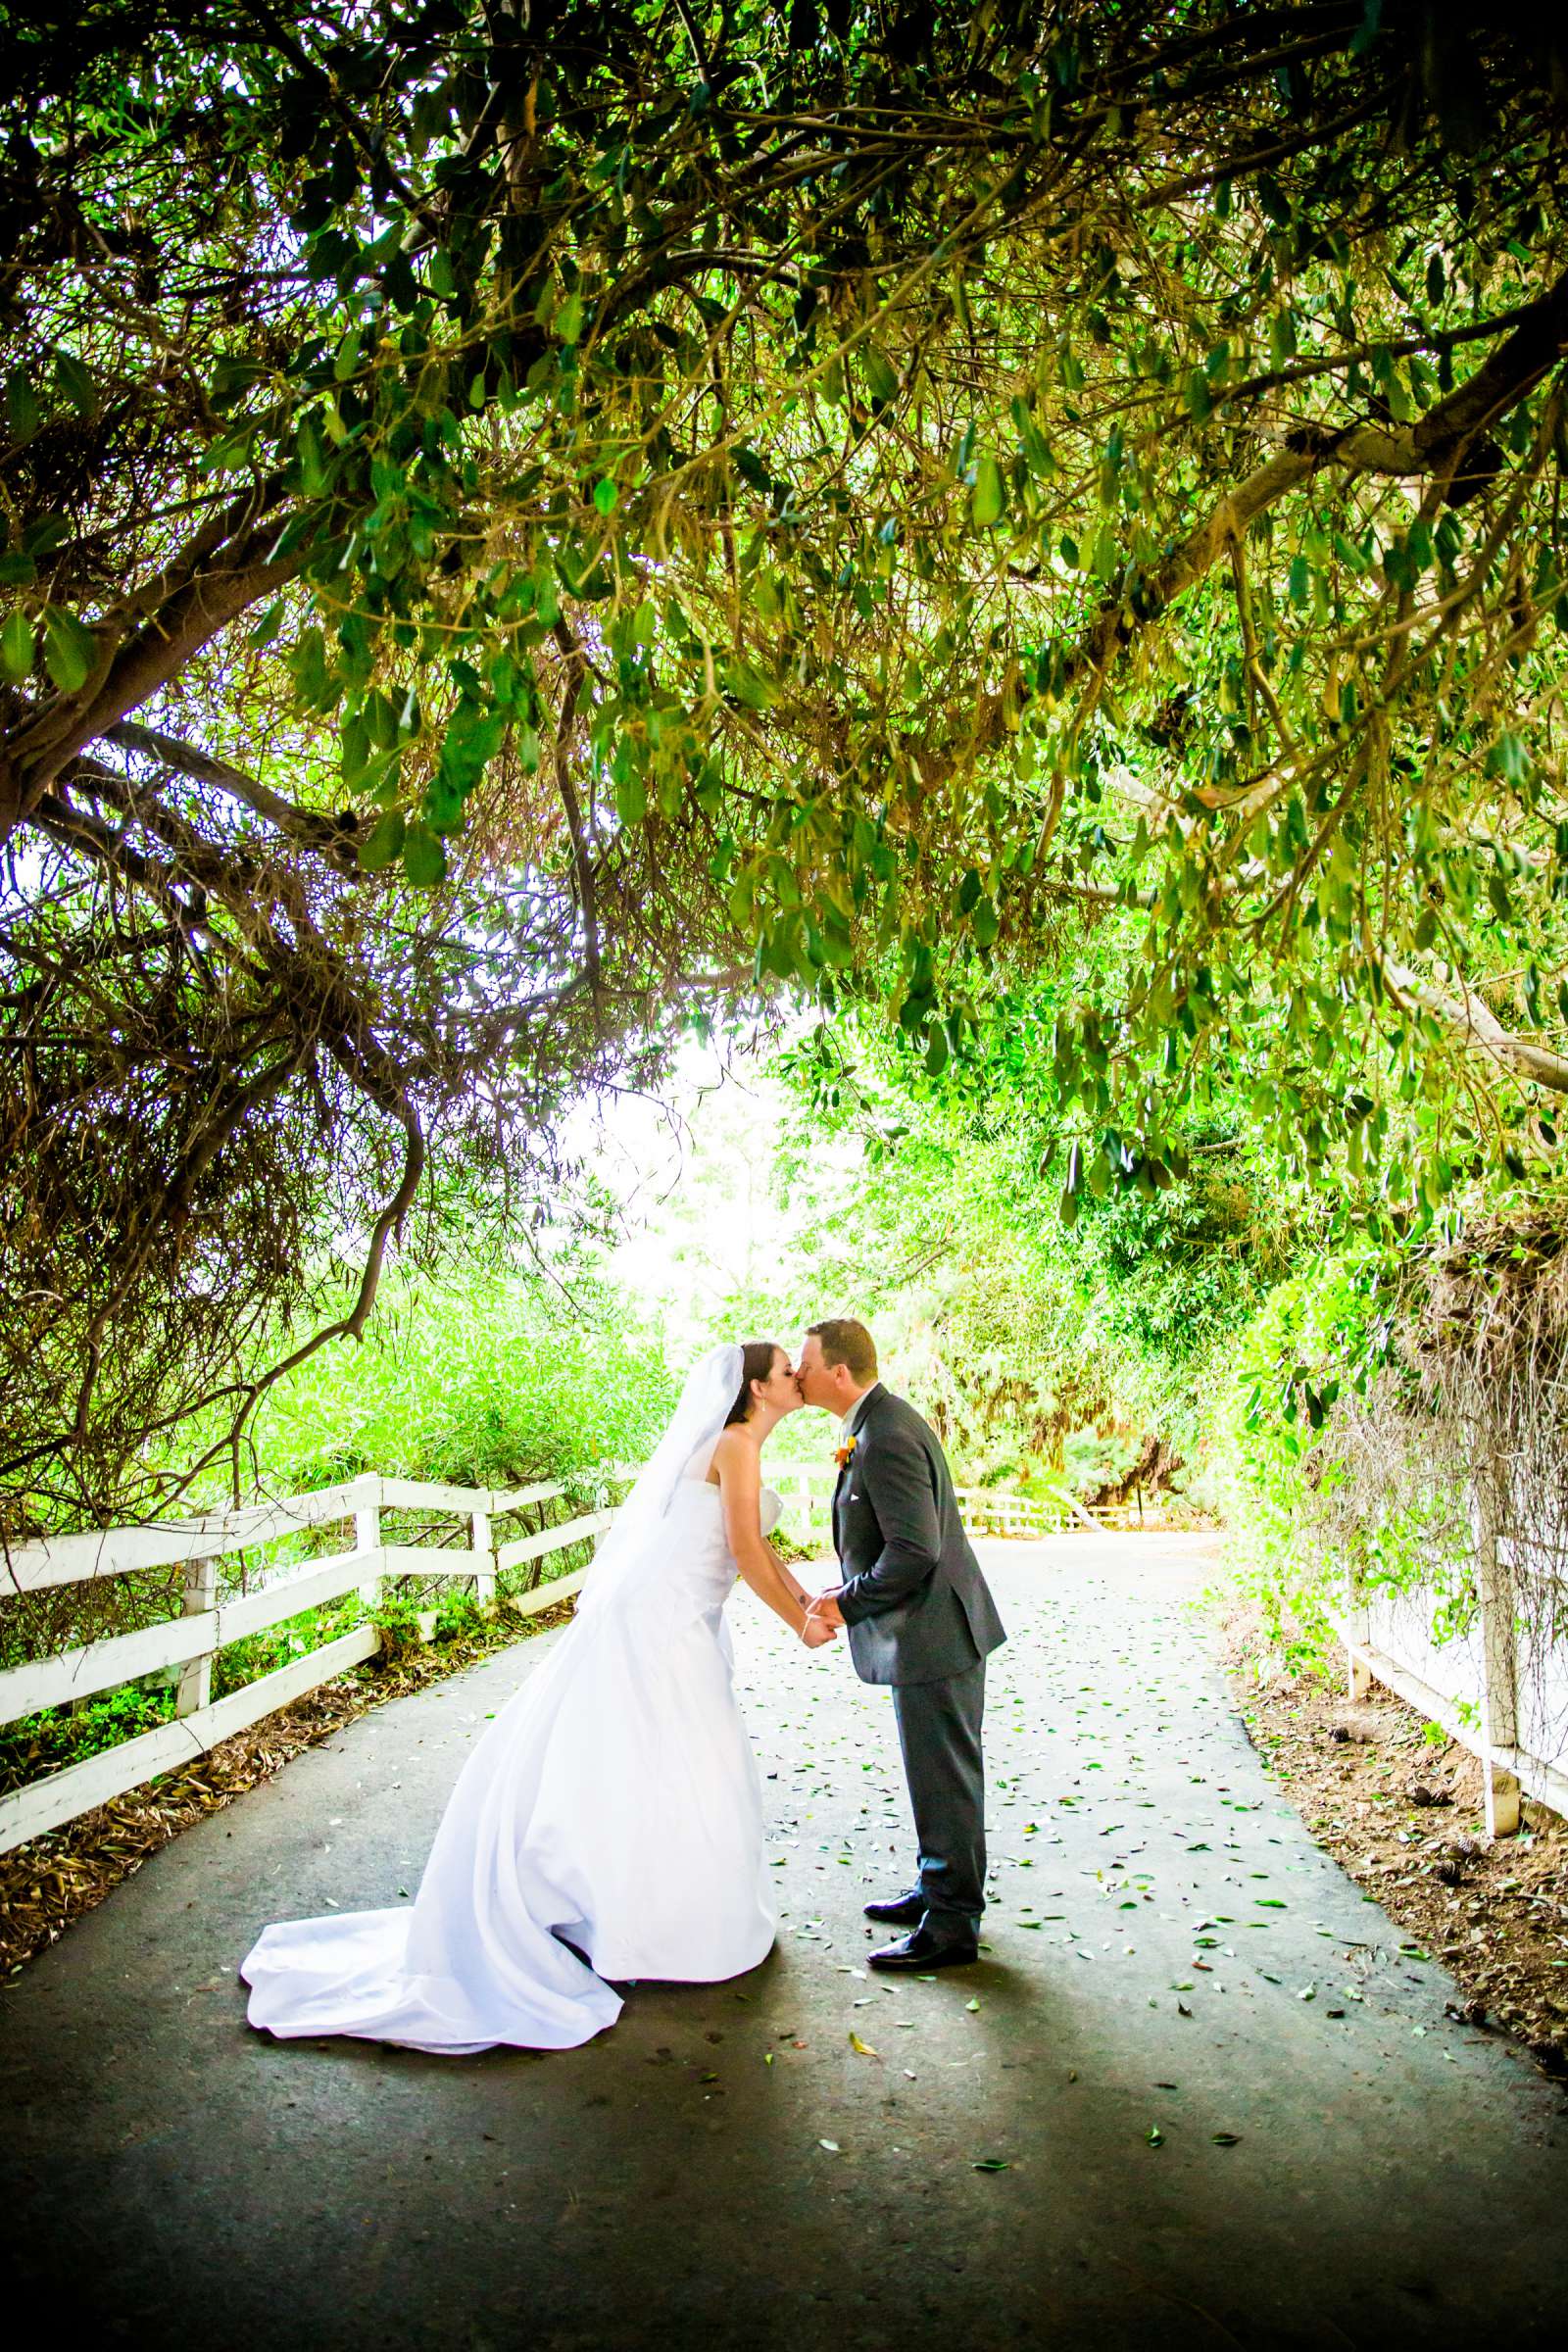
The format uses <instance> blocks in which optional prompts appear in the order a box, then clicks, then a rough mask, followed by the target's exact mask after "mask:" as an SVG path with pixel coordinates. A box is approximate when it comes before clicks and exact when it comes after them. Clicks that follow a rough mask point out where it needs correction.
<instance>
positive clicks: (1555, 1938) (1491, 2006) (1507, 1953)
mask: <svg viewBox="0 0 1568 2352" xmlns="http://www.w3.org/2000/svg"><path fill="white" fill-rule="evenodd" d="M1223 1630H1224V1642H1225V1662H1226V1666H1227V1670H1228V1673H1229V1677H1230V1682H1231V1686H1232V1689H1233V1691H1235V1694H1236V1698H1237V1702H1238V1705H1239V1706H1240V1708H1241V1711H1242V1715H1243V1718H1244V1720H1245V1722H1246V1724H1247V1728H1248V1732H1249V1734H1250V1738H1251V1740H1252V1743H1253V1745H1254V1746H1255V1747H1256V1749H1257V1751H1258V1754H1259V1755H1260V1757H1261V1758H1262V1760H1263V1762H1264V1764H1265V1765H1266V1766H1267V1767H1268V1768H1269V1769H1270V1770H1271V1771H1272V1772H1274V1773H1275V1774H1276V1775H1277V1776H1278V1779H1279V1783H1280V1787H1281V1789H1282V1791H1283V1792H1284V1794H1285V1795H1287V1796H1288V1797H1289V1798H1290V1800H1291V1802H1292V1803H1293V1804H1294V1805H1295V1806H1296V1808H1297V1810H1298V1811H1299V1813H1300V1815H1301V1817H1302V1819H1303V1820H1304V1821H1305V1822H1306V1824H1307V1826H1308V1828H1309V1829H1310V1830H1311V1831H1312V1833H1313V1835H1314V1836H1315V1837H1316V1838H1318V1839H1319V1841H1320V1842H1321V1843H1322V1844H1323V1845H1324V1846H1326V1847H1327V1849H1328V1850H1329V1852H1330V1853H1332V1854H1333V1855H1334V1856H1335V1858H1336V1859H1337V1860H1338V1861H1339V1862H1340V1863H1341V1864H1342V1865H1343V1866H1344V1868H1345V1869H1346V1870H1348V1872H1349V1873H1350V1875H1351V1877H1352V1878H1354V1879H1355V1880H1356V1881H1357V1882H1358V1883H1359V1884H1360V1885H1361V1886H1362V1887H1365V1888H1366V1889H1367V1890H1368V1891H1369V1892H1370V1893H1373V1894H1375V1895H1376V1897H1377V1899H1378V1901H1379V1903H1380V1904H1381V1905H1382V1906H1383V1908H1384V1910H1385V1911H1386V1912H1387V1913H1388V1915H1389V1917H1390V1918H1391V1919H1393V1920H1394V1921H1395V1922H1396V1923H1397V1925H1398V1926H1400V1927H1403V1928H1407V1929H1409V1931H1410V1933H1411V1936H1412V1939H1413V1940H1414V1941H1416V1942H1418V1943H1419V1944H1420V1946H1421V1949H1422V1950H1423V1951H1424V1952H1429V1953H1430V1954H1431V1955H1432V1957H1433V1958H1434V1959H1439V1960H1441V1961H1442V1962H1443V1963H1444V1965H1445V1966H1446V1968H1447V1969H1448V1970H1449V1972H1450V1974H1451V1975H1453V1976H1454V1977H1456V1978H1457V1979H1458V1981H1459V1984H1460V1985H1461V1986H1462V1988H1463V1992H1464V1995H1465V2000H1464V2004H1463V2005H1462V2006H1461V2007H1460V2008H1459V2009H1458V2010H1457V2011H1456V2012H1455V2014H1457V2015H1459V2016H1462V2017H1463V2019H1464V2021H1465V2023H1466V2024H1468V2025H1476V2026H1487V2027H1490V2028H1492V2029H1493V2030H1495V2031H1498V2032H1502V2033H1505V2034H1512V2035H1514V2036H1515V2037H1516V2038H1517V2039H1518V2040H1519V2041H1521V2042H1522V2043H1523V2044H1524V2045H1525V2047H1526V2048H1527V2049H1528V2050H1529V2051H1530V2053H1531V2055H1532V2056H1533V2057H1534V2058H1535V2059H1536V2061H1537V2062H1538V2064H1539V2065H1541V2066H1542V2067H1543V2069H1544V2071H1545V2072H1546V2073H1548V2074H1551V2075H1556V2076H1564V2075H1568V1823H1565V1822H1563V1821H1562V1820H1560V1819H1559V1818H1558V1816H1557V1815H1556V1814H1554V1813H1550V1812H1547V1811H1546V1809H1545V1808H1544V1806H1540V1805H1534V1804H1530V1803H1528V1802H1527V1803H1526V1804H1525V1806H1524V1808H1523V1816H1522V1826H1521V1828H1520V1831H1519V1833H1518V1835H1517V1836H1515V1837H1512V1838H1496V1839H1492V1838H1488V1836H1487V1833H1486V1825H1485V1820H1484V1816H1483V1811H1482V1789H1481V1767H1480V1765H1479V1763H1478V1762H1477V1760H1476V1758H1475V1757H1474V1756H1472V1755H1471V1754H1470V1752H1469V1751H1468V1749H1466V1748H1463V1747H1460V1746H1458V1745H1456V1744H1455V1743H1454V1742H1452V1741H1451V1740H1432V1739H1430V1738H1429V1737H1428V1727H1427V1725H1426V1723H1425V1722H1424V1720H1423V1718H1422V1717H1421V1716H1420V1715H1418V1714H1417V1713H1416V1712H1415V1710H1414V1709H1413V1708H1412V1707H1409V1706H1407V1705H1406V1704H1405V1702H1404V1701H1403V1700H1402V1699H1400V1698H1397V1697H1395V1695H1394V1694H1393V1692H1392V1691H1385V1690H1384V1689H1383V1688H1382V1687H1381V1686H1380V1685H1378V1684H1374V1685H1373V1687H1372V1691H1371V1695H1370V1697H1369V1698H1368V1699H1366V1700H1365V1701H1357V1702H1356V1703H1355V1704H1353V1705H1352V1704H1351V1703H1350V1702H1349V1700H1348V1697H1347V1695H1346V1690H1345V1686H1344V1684H1343V1683H1330V1682H1329V1681H1327V1680H1326V1679H1324V1678H1322V1677H1319V1676H1315V1675H1310V1674H1307V1675H1299V1676H1298V1675H1291V1674H1287V1673H1284V1672H1282V1671H1281V1670H1280V1668H1279V1665H1278V1661H1277V1658H1276V1657H1275V1655H1274V1653H1273V1652H1271V1650H1270V1648H1269V1645H1268V1642H1267V1641H1266V1638H1265V1636H1264V1633H1263V1629H1262V1625H1261V1621H1260V1620H1259V1619H1258V1618H1257V1617H1256V1615H1255V1614H1254V1613H1252V1612H1243V1613H1238V1614H1236V1615H1233V1616H1232V1617H1230V1618H1229V1619H1228V1620H1227V1622H1226V1624H1225V1626H1224V1629H1223ZM1434 1728H1435V1727H1434Z"/></svg>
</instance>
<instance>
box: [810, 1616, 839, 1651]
mask: <svg viewBox="0 0 1568 2352" xmlns="http://www.w3.org/2000/svg"><path fill="white" fill-rule="evenodd" d="M838 1638H839V1635H838V1628H837V1626H834V1625H826V1624H824V1623H823V1621H822V1619H821V1618H820V1617H808V1619H807V1620H806V1623H805V1624H804V1625H803V1626H802V1628H801V1640H802V1641H803V1642H805V1643H806V1646H807V1648H808V1649H821V1648H822V1647H823V1646H824V1645H825V1644H826V1643H827V1642H836V1641H837V1640H838Z"/></svg>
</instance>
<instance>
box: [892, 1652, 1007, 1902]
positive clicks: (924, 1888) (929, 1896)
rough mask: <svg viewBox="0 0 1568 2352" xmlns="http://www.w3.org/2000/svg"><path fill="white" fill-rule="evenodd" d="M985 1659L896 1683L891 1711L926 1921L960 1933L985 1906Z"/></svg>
mask: <svg viewBox="0 0 1568 2352" xmlns="http://www.w3.org/2000/svg"><path fill="white" fill-rule="evenodd" d="M985 1705H986V1662H985V1660H984V1658H981V1659H980V1660H979V1661H978V1663H977V1664H975V1665H973V1666H971V1667H970V1668H969V1669H968V1671H967V1672H966V1673H964V1674H953V1675H948V1676H947V1677H945V1679H944V1680H943V1681H941V1682H937V1683H895V1684H894V1686H893V1712H894V1714H895V1715H896V1716H897V1718H898V1725H899V1744H900V1746H901V1747H902V1748H903V1750H904V1772H905V1778H906V1779H907V1782H908V1784H909V1801H910V1803H911V1804H912V1806H913V1808H914V1831H915V1836H916V1838H918V1840H919V1845H920V1892H921V1894H922V1895H923V1896H924V1897H925V1908H926V1923H925V1924H926V1925H927V1926H928V1927H929V1928H930V1930H931V1932H932V1934H933V1935H935V1936H941V1937H942V1938H943V1939H944V1940H945V1941H947V1942H956V1941H960V1940H963V1939H966V1938H967V1937H968V1936H972V1935H973V1934H974V1933H975V1932H976V1931H977V1930H978V1928H979V1925H980V1914H981V1912H982V1911H983V1910H984V1909H985V1900H986V1896H985V1886H986V1796H985V1770H984V1765H983V1763H982V1760H981V1753H980V1726H981V1720H982V1718H983V1716H984V1714H985Z"/></svg>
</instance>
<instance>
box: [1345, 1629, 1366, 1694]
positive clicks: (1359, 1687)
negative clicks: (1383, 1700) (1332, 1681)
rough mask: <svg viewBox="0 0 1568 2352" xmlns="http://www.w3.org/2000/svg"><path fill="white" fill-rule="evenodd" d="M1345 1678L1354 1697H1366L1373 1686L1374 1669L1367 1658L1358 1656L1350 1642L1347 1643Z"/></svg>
mask: <svg viewBox="0 0 1568 2352" xmlns="http://www.w3.org/2000/svg"><path fill="white" fill-rule="evenodd" d="M1345 1680H1346V1685H1347V1688H1348V1691H1349V1694H1350V1696H1351V1698H1352V1699H1362V1698H1365V1697H1366V1695H1367V1693H1368V1691H1370V1690H1371V1688H1372V1669H1371V1667H1370V1666H1369V1665H1368V1664H1367V1662H1366V1660H1365V1658H1358V1657H1357V1656H1356V1654H1355V1652H1354V1650H1353V1649H1352V1648H1351V1647H1350V1644H1349V1643H1348V1642H1347V1643H1346V1644H1345Z"/></svg>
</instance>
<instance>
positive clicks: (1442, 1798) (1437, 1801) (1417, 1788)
mask: <svg viewBox="0 0 1568 2352" xmlns="http://www.w3.org/2000/svg"><path fill="white" fill-rule="evenodd" d="M1408 1794H1409V1798H1410V1802H1411V1804H1412V1805H1451V1804H1452V1802H1453V1798H1452V1796H1451V1794H1450V1793H1449V1791H1448V1790H1447V1789H1429V1788H1428V1787H1427V1785H1426V1783H1425V1782H1424V1781H1416V1782H1414V1783H1413V1784H1412V1786H1411V1788H1410V1789H1409V1791H1408Z"/></svg>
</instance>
